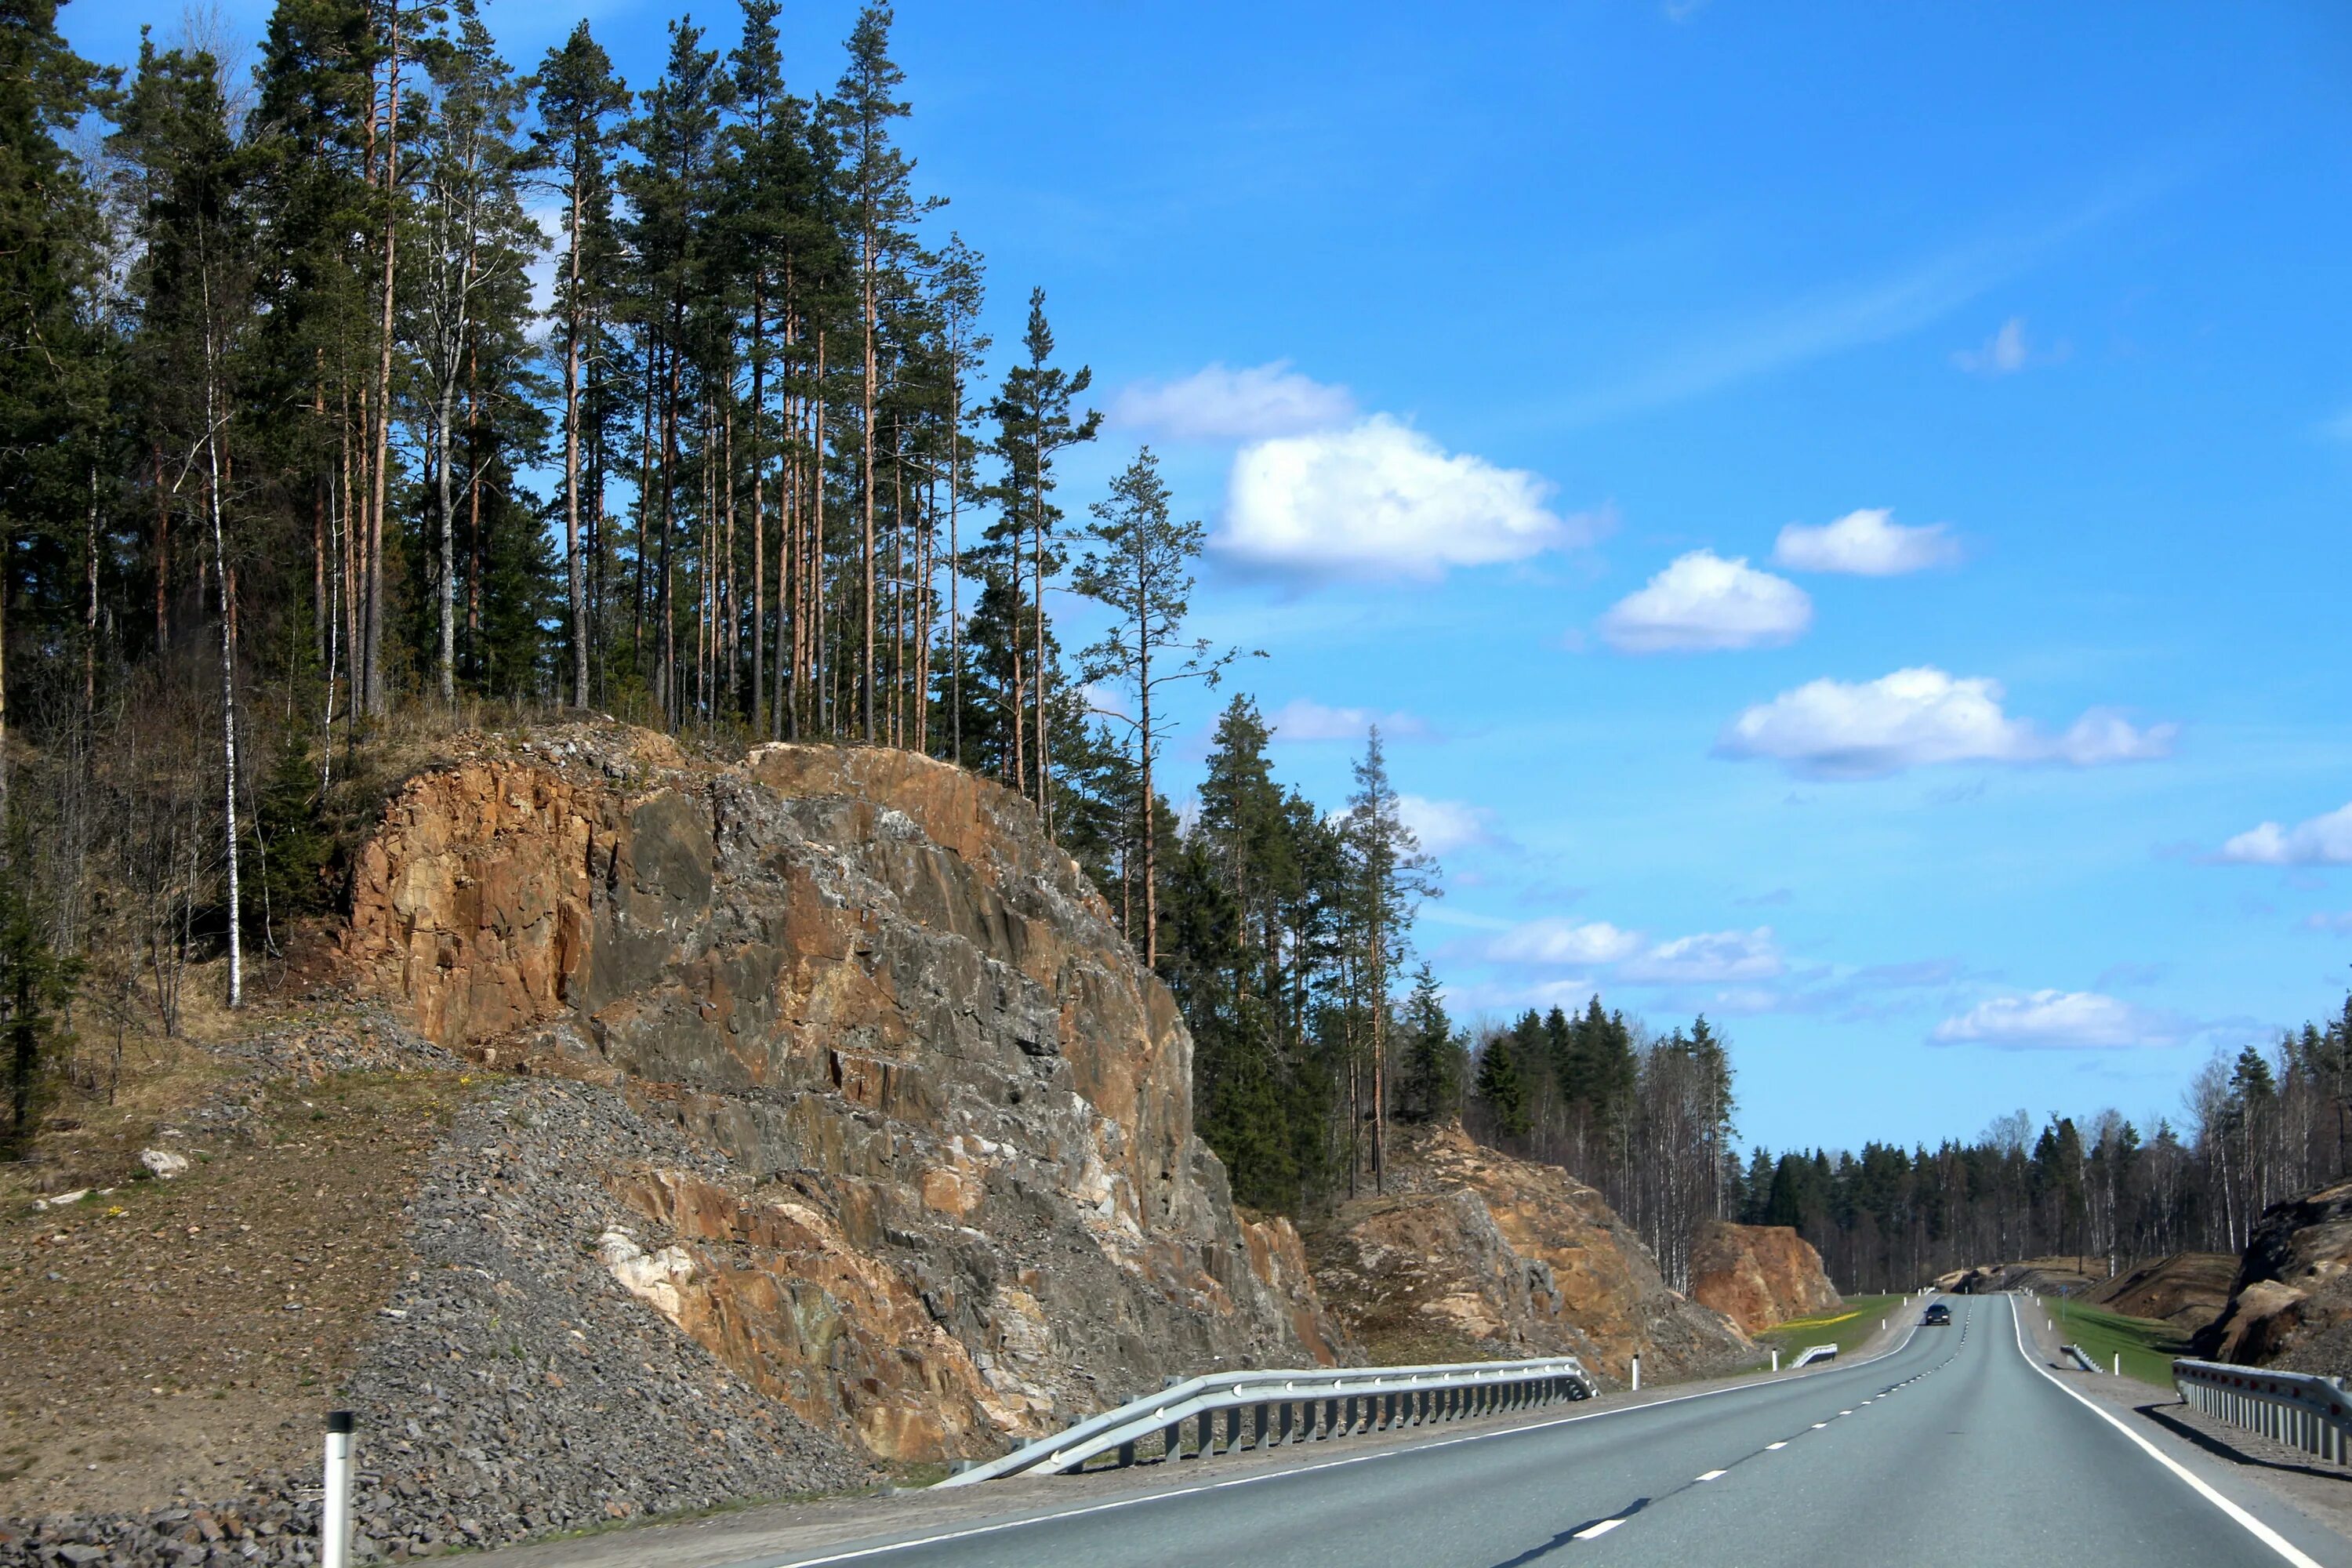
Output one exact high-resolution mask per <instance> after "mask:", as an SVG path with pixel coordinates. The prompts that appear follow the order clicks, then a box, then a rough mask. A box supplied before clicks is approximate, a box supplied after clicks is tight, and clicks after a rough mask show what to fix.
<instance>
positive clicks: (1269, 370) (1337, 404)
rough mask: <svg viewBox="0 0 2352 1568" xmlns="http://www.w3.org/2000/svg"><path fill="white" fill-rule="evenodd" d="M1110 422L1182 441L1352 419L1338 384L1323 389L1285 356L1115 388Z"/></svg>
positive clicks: (1261, 434) (1295, 431)
mask: <svg viewBox="0 0 2352 1568" xmlns="http://www.w3.org/2000/svg"><path fill="white" fill-rule="evenodd" d="M1355 413H1356V400H1355V399H1354V398H1352V397H1350V396H1349V395H1348V389H1347V388H1346V387H1344V386H1327V385H1325V384H1323V383H1321V382H1319V381H1316V380H1314V379H1313V378H1312V377H1309V376H1305V375H1301V374H1298V373H1297V371H1295V370H1293V369H1291V368H1290V362H1289V361H1288V360H1276V361H1275V362H1274V363H1272V364H1258V365H1247V366H1244V367H1243V368H1242V369H1240V370H1234V369H1232V368H1230V367H1228V366H1226V365H1223V364H1212V365H1207V366H1205V367H1203V368H1202V369H1200V370H1196V371H1194V372H1193V373H1192V374H1190V375H1188V376H1183V377H1181V378H1180V379H1178V380H1175V381H1138V382H1133V383H1131V384H1129V385H1127V386H1124V387H1122V388H1120V389H1119V392H1118V395H1117V396H1115V397H1113V398H1112V399H1111V403H1110V407H1109V409H1108V416H1109V419H1110V422H1111V423H1112V424H1113V425H1115V426H1122V427H1125V428H1129V429H1138V430H1152V431H1157V432H1158V433H1159V434H1160V435H1163V436H1168V437H1174V438H1175V439H1178V440H1185V441H1261V440H1264V439H1265V438H1266V437H1270V436H1297V435H1302V434H1304V433H1306V432H1307V431H1310V430H1328V429H1330V428H1331V427H1332V426H1339V425H1345V424H1346V423H1347V422H1348V421H1349V420H1350V419H1352V418H1353V417H1354V416H1355Z"/></svg>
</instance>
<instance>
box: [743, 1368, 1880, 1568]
mask: <svg viewBox="0 0 2352 1568" xmlns="http://www.w3.org/2000/svg"><path fill="white" fill-rule="evenodd" d="M1917 1333H1918V1328H1917V1326H1916V1324H1915V1325H1913V1327H1912V1328H1911V1329H1910V1331H1908V1332H1906V1333H1905V1334H1904V1336H1903V1338H1902V1339H1901V1341H1899V1342H1897V1343H1895V1345H1893V1346H1892V1347H1890V1348H1888V1349H1886V1350H1884V1351H1881V1352H1878V1354H1876V1355H1874V1356H1872V1357H1871V1358H1870V1359H1869V1360H1868V1361H1857V1362H1849V1363H1846V1364H1845V1365H1844V1366H1842V1367H1837V1368H1833V1369H1832V1371H1830V1372H1828V1373H1815V1374H1814V1375H1815V1376H1829V1377H1834V1376H1836V1375H1837V1374H1838V1373H1841V1372H1853V1371H1856V1370H1858V1369H1860V1368H1862V1367H1865V1366H1870V1365H1873V1364H1874V1363H1878V1362H1882V1361H1885V1359H1886V1358H1887V1357H1889V1356H1894V1355H1900V1354H1902V1353H1903V1352H1904V1351H1905V1350H1906V1349H1907V1348H1909V1346H1910V1343H1911V1341H1912V1340H1913V1338H1915V1337H1916V1335H1917ZM1788 1381H1789V1379H1787V1378H1782V1379H1780V1384H1785V1383H1787V1382H1788ZM1780 1384H1774V1383H1738V1384H1732V1385H1730V1386H1729V1387H1727V1388H1708V1389H1703V1390H1701V1391H1700V1392H1698V1393H1696V1394H1675V1396H1674V1397H1673V1398H1672V1399H1654V1400H1651V1401H1650V1402H1649V1403H1647V1404H1645V1405H1621V1406H1619V1407H1618V1408H1617V1409H1614V1410H1595V1411H1593V1412H1591V1414H1589V1415H1562V1416H1559V1417H1556V1418H1555V1419H1553V1420H1549V1421H1534V1422H1530V1423H1528V1425H1527V1426H1506V1427H1504V1428H1502V1429H1501V1430H1499V1431H1494V1432H1466V1433H1465V1434H1463V1435H1462V1436H1459V1437H1441V1438H1439V1439H1437V1440H1436V1441H1435V1442H1432V1443H1418V1444H1414V1445H1412V1447H1403V1448H1384V1449H1382V1450H1381V1451H1380V1452H1379V1453H1376V1454H1350V1455H1349V1456H1347V1457H1346V1458H1339V1459H1325V1460H1323V1461H1322V1462H1321V1463H1319V1464H1313V1465H1300V1466H1298V1467H1297V1468H1293V1469H1280V1470H1262V1471H1260V1472H1258V1473H1257V1474H1256V1475H1254V1476H1234V1477H1232V1478H1230V1479H1226V1480H1222V1481H1203V1482H1202V1483H1201V1484H1200V1485H1199V1486H1194V1487H1171V1488H1170V1489H1168V1490H1166V1491H1164V1492H1148V1493H1146V1494H1144V1495H1142V1496H1140V1497H1129V1498H1118V1499H1114V1500H1111V1501H1108V1502H1098V1503H1090V1504H1088V1505H1087V1506H1086V1507H1084V1508H1071V1509H1064V1510H1061V1511H1059V1512H1057V1513H1039V1514H1029V1515H1026V1516H1024V1517H1023V1518H1020V1519H1003V1520H997V1521H992V1522H991V1523H988V1524H974V1525H968V1526H966V1527H965V1528H964V1529H961V1530H950V1531H941V1532H940V1533H939V1534H937V1535H923V1536H918V1537H916V1538H914V1539H913V1540H910V1541H891V1542H883V1543H881V1544H878V1545H874V1546H856V1547H851V1548H849V1549H848V1550H846V1551H843V1552H834V1553H833V1554H832V1555H830V1556H826V1557H760V1558H752V1559H749V1560H747V1561H748V1562H750V1563H756V1564H758V1565H759V1568H826V1565H827V1564H829V1563H856V1562H860V1561H863V1560H864V1559H866V1558H868V1557H884V1556H887V1555H888V1554H889V1553H891V1552H912V1551H914V1550H915V1549H916V1548H917V1547H920V1546H939V1545H941V1544H944V1543H945V1542H950V1541H968V1540H971V1538H972V1537H974V1536H980V1535H1000V1534H1003V1532H1004V1531H1008V1530H1019V1529H1022V1528H1023V1527H1024V1526H1027V1525H1032V1524H1054V1523H1057V1522H1059V1521H1063V1520H1066V1519H1083V1518H1085V1517H1086V1516H1087V1515H1088V1514H1096V1513H1110V1512H1114V1511H1116V1510H1119V1509H1128V1508H1134V1507H1137V1506H1138V1505H1139V1504H1142V1503H1148V1502H1165V1501H1168V1500H1171V1499H1173V1498H1184V1497H1197V1496H1199V1495H1200V1494H1202V1493H1203V1492H1218V1491H1223V1490H1225V1489H1227V1488H1229V1487H1246V1486H1255V1485H1256V1484H1257V1483H1258V1482H1260V1481H1273V1480H1280V1479H1283V1478H1285V1477H1286V1476H1304V1475H1311V1474H1313V1473H1314V1472H1315V1471H1317V1470H1336V1469H1338V1468H1339V1467H1340V1466H1342V1465H1360V1464H1364V1463H1367V1462H1368V1461H1370V1460H1373V1459H1393V1458H1398V1457H1400V1456H1402V1455H1405V1454H1425V1453H1427V1452H1429V1451H1430V1450H1431V1449H1433V1448H1451V1447H1454V1445H1455V1444H1457V1443H1484V1442H1488V1441H1491V1440H1493V1439H1494V1438H1496V1437H1517V1436H1525V1435H1526V1434H1528V1433H1529V1432H1541V1431H1545V1430H1548V1429H1549V1428H1550V1427H1554V1426H1574V1425H1576V1424H1577V1423H1578V1422H1580V1421H1601V1420H1605V1419H1606V1418H1607V1417H1609V1416H1612V1415H1632V1414H1633V1413H1634V1412H1636V1411H1642V1410H1660V1409H1664V1407H1665V1406H1667V1405H1687V1404H1689V1403H1690V1402H1691V1401H1692V1400H1695V1399H1713V1398H1716V1397H1717V1396H1718V1395H1720V1394H1747V1393H1751V1392H1753V1391H1755V1390H1756V1389H1759V1388H1772V1387H1776V1386H1780ZM1827 1425H1828V1423H1827V1422H1822V1423H1820V1424H1819V1425H1817V1426H1815V1428H1814V1430H1816V1431H1818V1430H1820V1429H1821V1427H1822V1426H1827ZM1624 1522H1625V1521H1623V1520H1606V1521H1602V1524H1603V1525H1604V1526H1606V1528H1608V1529H1611V1530H1613V1529H1615V1528H1616V1527H1617V1526H1618V1525H1620V1524H1622V1523H1624ZM1593 1533H1594V1534H1599V1533H1601V1527H1600V1526H1596V1527H1595V1529H1594V1531H1593Z"/></svg>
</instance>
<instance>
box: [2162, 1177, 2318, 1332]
mask: <svg viewBox="0 0 2352 1568" xmlns="http://www.w3.org/2000/svg"><path fill="white" fill-rule="evenodd" d="M2190 1346H2191V1353H2192V1354H2195V1355H2198V1356H2201V1357H2203V1358H2204V1359H2206V1360H2208V1361H2227V1362H2238V1363H2242V1364H2244V1365H2247V1366H2276V1367H2283V1368H2285V1369H2287V1370H2289V1371H2294V1372H2321V1373H2341V1372H2342V1371H2344V1369H2345V1368H2346V1367H2347V1366H2352V1182H2338V1183H2336V1184H2335V1185H2333V1186H2326V1187H2322V1188H2320V1189H2319V1190H2318V1191H2316V1192H2314V1193H2309V1194H2305V1195H2304V1196H2302V1197H2300V1198H2295V1199H2293V1200H2290V1201H2289V1202H2286V1203H2283V1204H2273V1205H2271V1207H2270V1208H2269V1209H2267V1210H2265V1211H2264V1212H2263V1217H2262V1222H2261V1223H2260V1224H2259V1225H2257V1226H2255V1227H2254V1234H2253V1237H2252V1240H2251V1241H2249V1242H2248V1243H2247V1244H2246V1253H2245V1257H2244V1258H2242V1260H2240V1262H2239V1265H2238V1275H2237V1279H2236V1280H2235V1281H2234V1282H2233V1283H2232V1284H2231V1289H2230V1300H2229V1304H2228V1305H2227V1306H2225V1307H2224V1308H2223V1309H2222V1310H2221V1316H2220V1317H2218V1318H2216V1319H2215V1320H2214V1321H2212V1322H2210V1323H2209V1324H2207V1325H2206V1326H2205V1327H2204V1328H2203V1329H2200V1331H2198V1332H2197V1335H2196V1337H2195V1338H2194V1339H2193V1340H2191V1341H2190Z"/></svg>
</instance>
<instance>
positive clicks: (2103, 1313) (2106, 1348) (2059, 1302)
mask: <svg viewBox="0 0 2352 1568" xmlns="http://www.w3.org/2000/svg"><path fill="white" fill-rule="evenodd" d="M2044 1310H2045V1311H2047V1312H2048V1314H2049V1315H2050V1318H2051V1320H2052V1321H2053V1322H2054V1323H2055V1324H2056V1326H2057V1330H2058V1340H2059V1342H2060V1343H2062V1344H2070V1345H2080V1346H2082V1347H2083V1348H2084V1350H2085V1351H2088V1352H2090V1353H2091V1358H2092V1359H2093V1360H2094V1361H2096V1362H2097V1363H2099V1370H2100V1371H2102V1372H2105V1371H2106V1370H2108V1369H2109V1368H2111V1367H2113V1366H2114V1365H2115V1364H2116V1363H2115V1358H2116V1356H2117V1355H2118V1354H2120V1355H2121V1356H2122V1357H2123V1358H2124V1373H2125V1374H2126V1376H2129V1377H2136V1378H2137V1379H2139V1381H2140V1382H2142V1383H2152V1384H2157V1385H2158V1387H2169V1386H2170V1385H2171V1383H2172V1358H2173V1357H2175V1356H2180V1355H2187V1354H2188V1353H2189V1343H2188V1341H2187V1340H2186V1339H2185V1338H2183V1337H2182V1335H2181V1333H2180V1331H2179V1330H2177V1329H2175V1328H2174V1327H2173V1326H2172V1325H2171V1324H2169V1323H2158V1322H2152V1321H2149V1320H2148V1319H2146V1318H2126V1317H2125V1316H2124V1315H2123V1314H2122V1313H2121V1312H2110V1311H2107V1310H2105V1309H2104V1308H2099V1307H2086V1306H2084V1304H2083V1303H2081V1302H2079V1301H2069V1300H2066V1299H2065V1298H2064V1297H2063V1296H2061V1297H2055V1298H2050V1299H2047V1300H2046V1304H2045V1307H2044Z"/></svg>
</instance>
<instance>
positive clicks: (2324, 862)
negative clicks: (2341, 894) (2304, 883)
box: [2219, 805, 2352, 866]
mask: <svg viewBox="0 0 2352 1568" xmlns="http://www.w3.org/2000/svg"><path fill="white" fill-rule="evenodd" d="M2219 858H2221V859H2223V860H2228V861H2231V862H2234V863H2236V864H2238V865H2241V866H2352V805H2341V806H2338V807H2337V808H2336V809H2335V810H2334V811H2331V812H2327V813H2326V814H2325V815H2323V816H2315V817H2312V818H2310V819H2309V820H2308V821H2305V822H2299V823H2297V824H2295V825H2294V826H2293V827H2283V826H2280V825H2279V824H2277V823H2275V822H2264V823H2261V824H2259V825H2257V826H2252V827H2249V828H2248V829H2246V831H2244V832H2243V833H2241V834H2239V835H2237V836H2236V837H2233V838H2231V840H2230V841H2229V842H2228V843H2226V844H2224V845H2222V846H2221V855H2220V857H2219Z"/></svg>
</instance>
